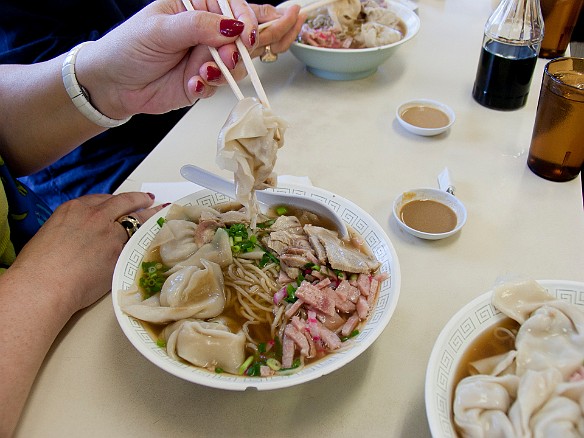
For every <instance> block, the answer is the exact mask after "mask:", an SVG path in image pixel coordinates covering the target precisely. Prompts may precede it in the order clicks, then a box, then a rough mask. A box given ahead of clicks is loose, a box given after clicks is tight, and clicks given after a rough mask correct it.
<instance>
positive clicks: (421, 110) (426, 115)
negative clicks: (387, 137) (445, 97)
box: [396, 99, 456, 137]
mask: <svg viewBox="0 0 584 438" xmlns="http://www.w3.org/2000/svg"><path fill="white" fill-rule="evenodd" d="M396 117H397V120H398V122H399V124H400V125H401V126H403V127H404V128H405V129H407V130H408V131H410V132H412V133H414V134H417V135H422V136H425V137H429V136H432V135H438V134H442V133H443V132H445V131H446V130H447V129H448V128H450V127H451V126H452V124H453V123H454V120H455V119H456V117H455V115H454V111H452V109H451V108H450V107H449V106H448V105H444V104H443V103H440V102H438V101H436V100H431V99H416V100H410V101H409V102H406V103H404V104H402V105H400V106H399V107H398V108H397V110H396Z"/></svg>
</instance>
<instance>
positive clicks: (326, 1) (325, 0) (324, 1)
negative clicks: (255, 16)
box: [258, 0, 338, 32]
mask: <svg viewBox="0 0 584 438" xmlns="http://www.w3.org/2000/svg"><path fill="white" fill-rule="evenodd" d="M336 1H338V0H317V1H315V2H312V3H309V4H308V5H306V6H303V7H302V8H300V11H299V13H300V14H307V13H308V12H312V11H314V10H315V9H319V8H322V7H323V6H326V5H330V4H331V3H334V2H336ZM276 21H277V20H271V21H266V22H265V23H262V24H260V25H259V26H258V32H261V31H262V30H264V29H266V28H268V27H270V26H271V25H272V24H274V23H275V22H276Z"/></svg>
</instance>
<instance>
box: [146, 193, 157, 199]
mask: <svg viewBox="0 0 584 438" xmlns="http://www.w3.org/2000/svg"><path fill="white" fill-rule="evenodd" d="M146 194H147V195H148V196H150V199H154V198H156V196H154V193H150V192H147V193H146Z"/></svg>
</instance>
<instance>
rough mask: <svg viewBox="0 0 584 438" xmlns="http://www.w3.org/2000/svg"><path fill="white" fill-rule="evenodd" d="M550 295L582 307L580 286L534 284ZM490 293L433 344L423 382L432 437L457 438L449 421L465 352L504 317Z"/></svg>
mask: <svg viewBox="0 0 584 438" xmlns="http://www.w3.org/2000/svg"><path fill="white" fill-rule="evenodd" d="M537 282H538V283H539V284H540V285H542V286H543V287H545V288H546V289H547V291H548V293H550V294H551V295H554V296H555V297H557V298H559V299H562V300H564V301H566V302H569V303H572V304H577V305H580V306H583V307H584V299H583V297H584V283H580V282H575V281H564V280H537ZM492 294H493V293H492V291H489V292H486V293H483V294H482V295H480V296H478V297H477V298H475V299H474V300H472V301H471V302H470V303H468V304H467V305H465V306H464V307H463V308H462V309H460V310H459V311H458V312H456V314H455V315H454V316H453V317H452V318H451V319H450V320H449V321H448V323H447V324H446V325H445V326H444V328H443V329H442V331H441V332H440V335H439V336H438V338H437V339H436V342H435V343H434V347H433V349H432V353H431V354H430V359H429V360H428V366H427V369H426V379H425V387H424V391H425V403H426V416H427V418H428V423H429V426H430V431H431V433H432V436H434V437H441V438H442V437H443V438H450V437H457V436H458V434H457V433H456V430H455V427H454V424H453V419H452V418H453V417H452V415H453V414H452V403H453V395H454V384H455V379H456V375H457V371H458V367H459V366H460V363H461V360H462V358H463V357H464V355H465V353H466V351H467V349H468V348H469V346H470V345H472V344H473V342H474V341H475V340H476V339H477V338H478V337H479V336H480V335H481V334H482V333H484V332H485V331H486V330H487V329H489V328H490V327H492V326H493V325H495V324H497V323H499V322H500V321H502V320H503V319H505V318H506V316H505V315H504V314H503V313H501V312H500V311H499V310H497V309H496V308H495V307H493V305H492V304H491V297H492Z"/></svg>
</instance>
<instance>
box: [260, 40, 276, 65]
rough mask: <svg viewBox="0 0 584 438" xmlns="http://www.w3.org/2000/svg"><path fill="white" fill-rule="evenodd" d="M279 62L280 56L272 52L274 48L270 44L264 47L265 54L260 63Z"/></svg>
mask: <svg viewBox="0 0 584 438" xmlns="http://www.w3.org/2000/svg"><path fill="white" fill-rule="evenodd" d="M277 60H278V54H277V53H274V52H272V48H271V47H270V45H269V44H268V45H267V46H266V47H264V52H263V53H262V54H261V55H260V61H262V62H276V61H277Z"/></svg>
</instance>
